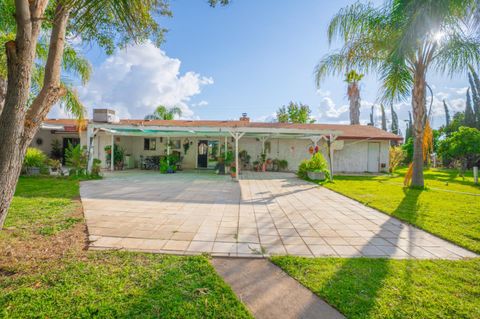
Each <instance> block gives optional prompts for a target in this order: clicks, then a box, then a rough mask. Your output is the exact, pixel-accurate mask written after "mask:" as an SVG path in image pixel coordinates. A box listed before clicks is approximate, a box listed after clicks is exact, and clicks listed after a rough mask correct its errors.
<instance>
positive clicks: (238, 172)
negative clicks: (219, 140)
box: [235, 133, 240, 181]
mask: <svg viewBox="0 0 480 319" xmlns="http://www.w3.org/2000/svg"><path fill="white" fill-rule="evenodd" d="M235 136H236V137H235V180H237V181H238V175H239V174H240V167H238V133H235Z"/></svg>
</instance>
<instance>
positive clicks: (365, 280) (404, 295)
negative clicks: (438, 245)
mask: <svg viewBox="0 0 480 319" xmlns="http://www.w3.org/2000/svg"><path fill="white" fill-rule="evenodd" d="M272 261H273V262H274V263H275V264H277V265H278V266H280V267H281V268H282V269H284V270H285V271H286V272H287V273H288V274H289V275H290V276H292V277H294V278H295V279H297V280H298V281H299V282H300V283H302V284H303V285H304V286H306V287H307V288H309V289H310V290H312V291H313V292H314V293H315V294H317V295H318V296H320V297H321V298H324V299H325V300H326V301H327V302H328V303H330V304H331V305H333V306H334V307H336V308H337V309H338V310H340V311H341V312H342V313H343V314H344V315H345V316H346V317H347V318H419V319H420V318H422V319H423V318H480V284H479V283H480V259H478V258H477V259H471V260H461V261H447V260H387V259H367V258H350V259H341V258H302V257H290V256H287V257H273V258H272Z"/></svg>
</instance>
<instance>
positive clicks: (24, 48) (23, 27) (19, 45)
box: [0, 0, 68, 230]
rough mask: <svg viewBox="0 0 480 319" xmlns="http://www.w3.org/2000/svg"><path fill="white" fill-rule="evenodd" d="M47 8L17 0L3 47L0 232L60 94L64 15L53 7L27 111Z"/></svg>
mask: <svg viewBox="0 0 480 319" xmlns="http://www.w3.org/2000/svg"><path fill="white" fill-rule="evenodd" d="M47 4H48V1H46V0H40V1H37V2H35V3H34V4H32V5H30V1H28V0H17V1H16V3H15V9H16V12H15V18H16V21H17V34H16V38H15V41H10V42H8V43H7V44H6V52H7V66H8V81H7V82H8V83H7V92H6V98H5V105H4V107H3V111H2V112H1V113H0V230H1V229H2V228H3V224H4V223H5V219H6V217H7V212H8V208H9V207H10V203H11V201H12V199H13V194H14V192H15V188H16V185H17V181H18V176H19V175H20V170H21V167H22V163H23V159H24V157H25V152H26V149H27V147H28V146H29V145H30V142H31V141H32V139H33V136H34V135H35V133H36V132H37V130H38V127H39V125H40V124H41V122H42V121H43V119H44V117H45V116H46V114H47V113H48V111H49V110H50V108H51V106H52V105H53V104H54V103H56V102H57V101H58V99H59V98H60V96H61V94H62V93H63V91H64V90H63V89H62V88H61V87H60V70H61V61H62V59H61V58H62V56H63V48H64V41H65V30H66V25H67V22H68V10H64V9H63V8H62V6H61V5H58V6H57V8H56V12H55V20H54V22H53V28H52V34H51V37H50V46H49V54H48V58H47V63H46V66H45V77H44V83H43V87H42V89H41V91H40V94H39V95H38V96H37V97H36V98H35V100H34V101H33V103H32V105H31V106H30V108H28V110H27V101H28V97H29V94H30V83H31V76H32V68H33V62H34V58H35V48H36V45H37V39H38V35H39V32H40V28H41V21H42V20H43V14H44V12H45V8H46V6H47Z"/></svg>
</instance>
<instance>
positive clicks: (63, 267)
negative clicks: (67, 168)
mask: <svg viewBox="0 0 480 319" xmlns="http://www.w3.org/2000/svg"><path fill="white" fill-rule="evenodd" d="M78 195H79V182H78V181H77V180H69V179H52V178H43V177H29V178H23V177H22V178H21V179H20V181H19V184H18V187H17V191H16V194H15V197H14V200H13V203H12V206H11V209H10V212H9V215H8V217H7V221H6V228H5V231H2V232H0V317H2V318H29V317H36V318H37V317H39V318H71V317H75V318H91V317H97V318H251V316H250V314H249V313H248V311H247V310H246V308H245V307H244V306H243V304H242V303H240V302H239V301H238V299H237V298H236V297H235V295H234V293H233V292H232V290H231V289H230V288H229V287H228V286H227V285H226V284H225V283H224V282H223V280H222V279H221V278H220V277H219V276H218V275H217V274H216V273H215V270H214V269H213V267H212V266H211V265H210V263H209V261H208V258H207V257H203V256H195V257H193V256H192V257H180V256H167V255H158V254H143V253H129V252H89V251H86V250H85V249H84V248H85V244H86V233H85V225H84V223H83V215H82V212H81V205H80V204H79V202H78V200H76V199H77V198H78Z"/></svg>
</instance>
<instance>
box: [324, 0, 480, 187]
mask: <svg viewBox="0 0 480 319" xmlns="http://www.w3.org/2000/svg"><path fill="white" fill-rule="evenodd" d="M477 6H478V1H477V0H435V1H424V0H385V2H384V4H383V5H381V6H380V7H375V6H373V5H372V4H364V3H360V2H357V3H355V4H353V5H350V6H347V7H345V8H343V9H341V10H340V11H339V12H338V13H337V14H336V15H335V16H334V17H333V19H332V20H331V22H330V25H329V27H328V38H329V41H330V42H332V41H334V40H336V39H339V40H340V41H341V42H342V43H343V46H342V47H341V49H340V50H338V51H337V52H335V53H333V54H330V55H328V56H325V57H324V58H323V59H322V61H321V64H322V65H323V68H322V70H321V72H323V73H326V74H333V75H335V74H340V73H341V72H342V71H343V70H345V69H346V68H347V67H348V68H354V69H355V70H357V71H358V72H361V73H369V72H378V74H379V76H380V79H381V82H382V99H383V100H386V101H392V100H402V99H406V98H407V97H409V96H411V103H412V112H413V130H414V156H413V173H412V183H411V185H412V186H420V187H423V186H424V178H423V165H424V160H423V157H424V156H423V152H424V150H423V135H424V128H425V127H426V124H427V110H426V88H427V74H428V71H429V70H431V71H438V72H440V73H448V74H455V73H461V72H464V71H465V69H466V68H467V66H468V64H469V63H471V64H473V65H474V66H478V65H479V63H480V38H479V37H478V36H477V33H476V31H477V30H476V29H475V28H469V27H468V25H467V26H466V24H465V23H463V22H464V21H468V20H469V19H470V18H471V16H472V15H473V12H474V10H472V8H475V9H476V8H477ZM318 73H319V70H318V69H317V74H318Z"/></svg>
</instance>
